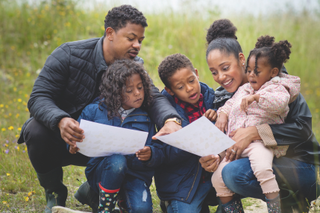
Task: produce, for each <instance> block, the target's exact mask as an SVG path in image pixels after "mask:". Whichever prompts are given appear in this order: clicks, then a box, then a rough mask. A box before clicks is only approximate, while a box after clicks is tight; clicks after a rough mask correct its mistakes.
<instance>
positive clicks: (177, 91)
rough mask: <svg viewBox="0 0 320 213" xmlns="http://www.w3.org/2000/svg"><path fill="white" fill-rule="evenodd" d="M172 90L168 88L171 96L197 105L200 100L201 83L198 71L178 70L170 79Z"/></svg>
mask: <svg viewBox="0 0 320 213" xmlns="http://www.w3.org/2000/svg"><path fill="white" fill-rule="evenodd" d="M169 83H170V86H171V88H170V89H169V88H166V90H167V92H168V93H169V94H170V95H175V96H176V97H177V98H178V99H180V100H181V101H184V102H187V103H190V104H197V103H198V101H199V98H200V92H201V88H200V83H199V76H198V71H197V70H195V72H193V71H192V70H191V69H190V68H182V69H179V70H177V71H176V72H175V73H174V74H173V75H172V76H171V77H170V78H169Z"/></svg>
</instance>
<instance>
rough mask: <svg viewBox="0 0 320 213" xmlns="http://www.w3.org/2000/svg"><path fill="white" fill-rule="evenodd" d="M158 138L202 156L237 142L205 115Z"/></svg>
mask: <svg viewBox="0 0 320 213" xmlns="http://www.w3.org/2000/svg"><path fill="white" fill-rule="evenodd" d="M157 138H158V139H159V140H161V141H162V142H164V143H167V144H169V145H171V146H175V147H177V148H179V149H182V150H184V151H187V152H191V153H193V154H195V155H199V156H201V157H202V156H207V155H212V154H214V155H217V154H219V153H220V152H222V151H223V150H225V149H227V148H229V147H230V146H232V145H233V144H234V143H235V142H234V141H233V140H232V139H231V138H229V137H228V136H226V135H225V134H224V133H223V132H221V131H220V130H219V129H218V128H217V127H216V126H215V125H214V124H213V123H212V122H211V121H209V120H208V119H207V118H206V117H204V116H202V117H201V118H199V119H198V120H196V121H194V122H192V123H191V124H189V125H188V126H186V127H184V128H182V129H181V130H179V131H177V132H174V133H171V134H169V135H164V136H158V137H157Z"/></svg>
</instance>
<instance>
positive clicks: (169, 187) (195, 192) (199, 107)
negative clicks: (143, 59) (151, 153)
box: [155, 54, 221, 213]
mask: <svg viewBox="0 0 320 213" xmlns="http://www.w3.org/2000/svg"><path fill="white" fill-rule="evenodd" d="M158 72H159V76H160V78H161V80H162V82H163V83H164V85H165V89H164V90H163V91H162V94H164V95H165V96H166V97H167V98H168V100H169V101H170V103H171V104H172V106H173V107H174V108H175V109H176V110H177V112H178V113H179V115H180V116H181V118H182V127H184V126H186V125H188V124H190V123H191V122H193V121H195V120H197V119H198V118H200V117H201V116H206V117H207V118H208V119H209V120H211V121H215V119H216V117H217V115H216V111H214V110H213V109H212V108H213V100H214V90H213V89H211V88H209V87H208V86H207V85H206V84H204V83H202V82H199V80H198V79H199V76H198V71H197V70H196V69H195V68H194V67H193V65H192V63H191V61H190V60H189V59H188V58H187V57H186V56H184V55H182V54H174V55H170V56H168V57H166V58H165V59H164V60H163V61H162V62H161V63H160V65H159V68H158ZM177 122H179V121H177ZM163 152H164V154H165V158H164V159H165V161H164V163H163V164H162V165H161V166H160V167H159V168H157V169H156V172H155V183H156V187H157V193H158V196H159V198H160V199H161V201H162V202H163V201H165V202H164V203H165V206H166V210H167V212H168V213H171V212H183V213H186V212H190V213H191V212H192V213H195V212H201V210H202V207H204V209H203V210H202V212H203V211H205V210H207V211H208V207H207V204H206V203H205V202H204V201H205V198H206V197H207V195H208V193H209V191H210V190H213V188H212V185H211V182H210V177H211V175H212V174H211V173H209V172H206V171H205V170H204V169H203V168H202V167H201V165H200V163H199V158H200V157H199V156H197V155H194V154H191V153H189V152H185V151H183V150H181V149H178V148H176V147H173V146H170V145H164V148H163ZM220 158H221V157H220V156H217V157H216V161H215V163H216V167H217V166H218V164H219V162H220V160H221V159H220ZM212 172H213V171H212ZM211 199H212V198H211ZM211 201H212V200H211ZM216 201H217V202H216V203H215V204H214V205H217V204H218V200H217V199H216Z"/></svg>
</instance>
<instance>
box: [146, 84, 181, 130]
mask: <svg viewBox="0 0 320 213" xmlns="http://www.w3.org/2000/svg"><path fill="white" fill-rule="evenodd" d="M151 83H152V87H151V89H152V98H153V99H152V103H151V106H150V107H148V109H147V112H148V114H149V116H150V117H151V119H152V120H153V122H154V123H155V124H156V125H157V128H158V129H161V127H162V126H163V125H164V122H165V121H166V120H167V119H168V118H173V117H177V118H180V116H179V114H178V113H177V111H176V110H175V108H174V107H173V106H172V105H171V104H170V102H169V101H168V99H167V98H166V97H165V96H164V95H162V94H161V93H160V92H159V89H158V88H157V87H155V86H154V84H153V82H152V81H151ZM180 119H181V118H180Z"/></svg>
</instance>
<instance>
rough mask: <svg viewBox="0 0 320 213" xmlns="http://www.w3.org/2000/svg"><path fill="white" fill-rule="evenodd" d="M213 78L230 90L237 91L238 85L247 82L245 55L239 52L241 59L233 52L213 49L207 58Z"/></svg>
mask: <svg viewBox="0 0 320 213" xmlns="http://www.w3.org/2000/svg"><path fill="white" fill-rule="evenodd" d="M207 63H208V66H209V69H210V71H211V73H212V76H213V79H214V80H215V81H216V82H217V83H218V84H220V85H221V86H222V87H223V88H224V89H225V90H227V91H228V92H235V91H237V89H238V87H240V86H241V85H243V84H244V83H246V82H247V77H246V74H245V67H244V63H245V57H244V55H243V53H239V60H238V59H237V58H236V57H235V56H234V55H233V54H232V53H230V54H227V53H224V52H221V51H220V50H218V49H215V50H212V51H211V52H210V53H209V55H208V58H207Z"/></svg>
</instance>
